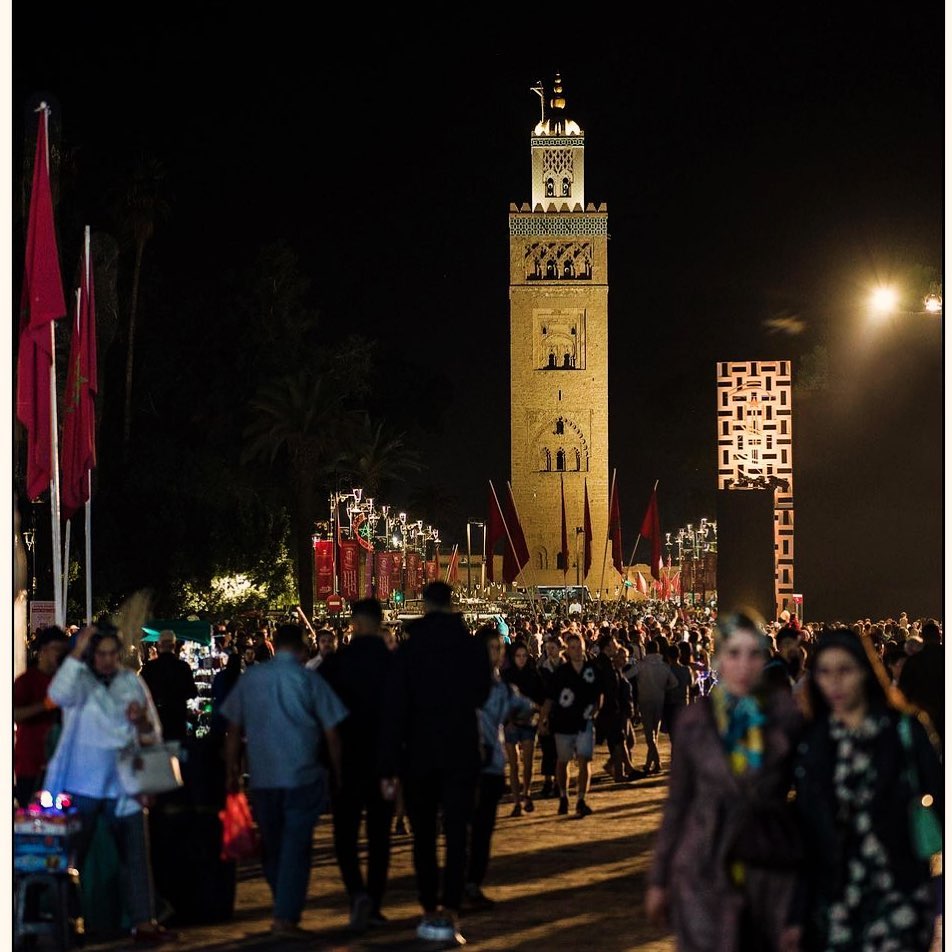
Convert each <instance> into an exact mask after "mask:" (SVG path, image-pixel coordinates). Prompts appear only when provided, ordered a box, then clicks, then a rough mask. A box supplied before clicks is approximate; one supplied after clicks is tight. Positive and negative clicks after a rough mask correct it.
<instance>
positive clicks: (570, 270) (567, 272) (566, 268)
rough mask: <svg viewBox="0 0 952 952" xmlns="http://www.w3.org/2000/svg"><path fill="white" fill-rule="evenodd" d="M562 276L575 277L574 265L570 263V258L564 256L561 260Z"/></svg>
mask: <svg viewBox="0 0 952 952" xmlns="http://www.w3.org/2000/svg"><path fill="white" fill-rule="evenodd" d="M562 277H563V278H574V277H575V265H574V264H572V259H571V258H566V259H565V261H563V262H562Z"/></svg>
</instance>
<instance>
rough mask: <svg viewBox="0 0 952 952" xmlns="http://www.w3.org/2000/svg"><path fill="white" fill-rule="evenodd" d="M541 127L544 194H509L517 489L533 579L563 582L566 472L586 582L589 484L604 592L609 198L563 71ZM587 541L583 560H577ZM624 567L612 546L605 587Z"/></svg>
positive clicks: (535, 176)
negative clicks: (517, 197)
mask: <svg viewBox="0 0 952 952" xmlns="http://www.w3.org/2000/svg"><path fill="white" fill-rule="evenodd" d="M533 91H534V92H536V93H538V95H539V98H540V100H541V102H542V116H541V119H540V121H539V122H538V124H537V125H536V126H535V128H534V129H533V131H532V136H531V139H530V145H531V151H532V204H531V205H530V204H529V203H528V202H524V203H523V204H522V205H521V206H516V205H515V204H511V205H510V206H509V308H510V352H511V358H512V364H511V371H510V373H511V388H512V399H511V407H512V490H513V496H514V497H515V501H516V507H517V509H518V512H519V517H520V520H521V521H522V526H523V529H524V531H525V534H526V541H527V542H528V544H529V551H530V554H531V557H532V561H531V562H530V564H529V566H527V569H526V573H525V574H524V575H523V579H524V580H526V581H528V583H529V584H540V585H545V584H549V585H553V584H554V585H558V584H561V583H562V579H563V574H562V568H561V567H560V566H559V565H558V564H557V563H558V554H559V551H560V548H561V495H560V485H561V483H562V481H563V480H564V484H565V510H566V523H567V526H568V546H569V562H568V571H567V574H566V581H567V582H568V583H569V584H570V585H574V584H575V582H576V578H579V579H580V580H581V581H582V583H583V584H585V583H586V579H585V577H584V576H585V572H584V562H583V551H584V537H583V536H581V535H579V536H578V538H577V539H576V531H575V530H576V527H581V526H582V525H583V504H584V503H583V499H584V497H583V493H584V489H583V485H584V481H587V483H588V498H589V507H590V510H591V517H592V533H593V541H592V566H591V569H590V571H589V575H588V579H587V584H588V586H589V589H590V590H591V592H592V594H593V595H595V594H596V589H597V588H598V585H599V581H600V577H601V571H602V560H603V556H604V551H605V538H606V533H607V530H608V493H609V471H608V209H607V206H606V205H605V204H604V203H603V204H600V205H599V206H598V208H596V207H595V205H593V204H592V203H591V202H590V203H589V204H588V205H586V204H585V136H584V134H583V132H582V129H581V128H580V127H579V125H578V123H577V122H574V121H573V120H571V119H569V118H568V116H567V114H566V111H565V97H564V95H563V91H562V82H561V78H560V77H559V76H558V75H557V76H556V77H555V83H554V86H553V90H552V96H551V98H550V99H549V100H548V104H546V100H545V97H544V91H543V89H542V87H541V85H540V86H537V87H535V88H534V90H533ZM576 550H577V552H578V563H579V566H578V568H577V569H576ZM618 582H619V579H618V576H617V573H615V572H614V571H613V569H612V565H611V553H610V552H609V557H608V564H607V567H606V570H605V588H606V589H608V590H609V592H611V593H614V590H615V586H616V585H617V584H618Z"/></svg>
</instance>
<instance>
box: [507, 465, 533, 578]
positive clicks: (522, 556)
mask: <svg viewBox="0 0 952 952" xmlns="http://www.w3.org/2000/svg"><path fill="white" fill-rule="evenodd" d="M506 490H507V496H506V503H505V505H506V511H505V517H506V525H507V526H508V527H509V535H510V536H511V537H512V545H507V546H506V554H505V555H504V556H503V560H502V579H503V581H504V582H506V583H507V584H508V585H511V584H512V583H513V582H514V581H515V580H516V579H517V578H518V576H519V573H520V572H521V571H522V570H523V568H524V567H525V566H526V565H527V564H528V563H529V544H528V543H527V542H526V536H525V533H524V532H523V531H522V523H520V522H519V516H518V514H517V513H516V501H515V499H513V496H512V486H510V485H509V484H508V483H506Z"/></svg>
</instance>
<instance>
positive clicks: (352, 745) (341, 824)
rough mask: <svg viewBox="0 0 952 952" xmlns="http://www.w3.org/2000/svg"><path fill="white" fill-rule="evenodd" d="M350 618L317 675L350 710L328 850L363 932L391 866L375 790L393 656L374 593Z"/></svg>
mask: <svg viewBox="0 0 952 952" xmlns="http://www.w3.org/2000/svg"><path fill="white" fill-rule="evenodd" d="M351 624H352V626H353V637H352V638H351V640H350V643H349V644H346V645H344V646H343V647H342V648H341V649H340V650H339V651H335V652H333V653H329V654H328V655H327V657H326V658H325V660H324V662H323V663H322V664H321V670H320V675H321V677H323V678H324V679H325V680H326V681H327V682H328V684H330V686H331V687H332V688H333V689H334V692H335V693H336V694H337V696H338V697H339V698H340V699H341V701H342V702H343V704H344V706H345V707H346V708H347V710H348V711H350V716H349V717H347V719H346V720H344V721H343V722H342V723H341V725H340V737H341V766H342V773H341V786H340V790H339V791H338V792H337V793H336V794H335V795H334V852H335V853H336V855H337V864H338V866H339V867H340V872H341V878H342V879H343V881H344V886H345V888H346V889H347V895H348V897H349V899H350V904H351V915H350V925H351V928H352V929H354V930H355V931H357V932H363V931H364V930H365V929H366V928H367V926H368V925H383V924H384V922H385V921H386V920H385V918H384V916H383V914H382V913H381V911H380V906H381V903H382V901H383V894H384V890H385V889H386V886H387V870H388V868H389V865H390V824H391V821H392V819H393V806H394V805H393V801H392V800H385V799H384V797H383V795H382V793H381V789H380V774H379V773H378V772H377V767H378V765H377V749H378V747H379V744H380V726H381V723H382V722H383V718H384V716H385V708H384V692H385V690H386V686H387V678H388V676H389V673H390V669H391V666H392V664H393V657H394V656H393V652H391V651H390V650H389V649H388V648H387V646H386V643H385V642H384V632H383V609H382V608H381V606H380V602H378V601H377V599H376V598H365V599H362V600H361V601H358V602H354V604H353V606H352V607H351ZM362 814H364V815H366V827H367V854H368V855H367V882H366V886H365V885H364V878H363V876H362V875H361V871H360V862H359V860H358V858H357V840H358V835H359V831H360V818H361V815H362Z"/></svg>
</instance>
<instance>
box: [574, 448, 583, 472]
mask: <svg viewBox="0 0 952 952" xmlns="http://www.w3.org/2000/svg"><path fill="white" fill-rule="evenodd" d="M581 469H582V454H581V453H580V452H579V450H578V447H576V448H575V471H576V472H580V471H581Z"/></svg>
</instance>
